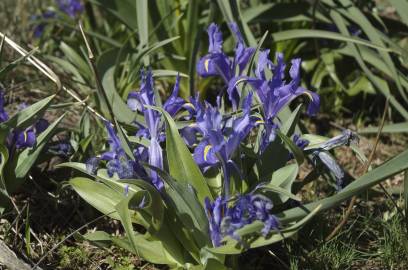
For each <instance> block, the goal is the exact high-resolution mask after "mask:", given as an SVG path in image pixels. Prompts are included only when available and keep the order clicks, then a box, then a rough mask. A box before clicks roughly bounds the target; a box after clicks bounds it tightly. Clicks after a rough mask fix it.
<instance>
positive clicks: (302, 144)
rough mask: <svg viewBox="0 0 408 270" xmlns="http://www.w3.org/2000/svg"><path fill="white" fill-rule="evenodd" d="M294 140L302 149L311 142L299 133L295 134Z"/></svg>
mask: <svg viewBox="0 0 408 270" xmlns="http://www.w3.org/2000/svg"><path fill="white" fill-rule="evenodd" d="M292 140H293V142H294V143H295V145H296V146H297V147H299V148H300V149H302V150H303V149H305V148H306V146H308V145H309V143H310V142H309V141H308V140H305V139H302V138H301V137H300V135H299V134H295V135H293V138H292Z"/></svg>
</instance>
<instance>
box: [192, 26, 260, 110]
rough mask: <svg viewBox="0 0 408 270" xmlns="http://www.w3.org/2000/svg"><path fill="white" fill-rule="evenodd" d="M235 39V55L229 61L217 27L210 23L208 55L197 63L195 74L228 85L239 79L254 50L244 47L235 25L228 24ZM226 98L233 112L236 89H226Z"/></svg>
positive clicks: (236, 103)
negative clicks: (216, 79) (218, 77)
mask: <svg viewBox="0 0 408 270" xmlns="http://www.w3.org/2000/svg"><path fill="white" fill-rule="evenodd" d="M229 27H230V28H231V30H232V32H233V34H234V36H235V39H236V45H235V55H234V57H233V58H232V59H231V58H229V57H228V56H227V55H226V54H225V53H224V52H223V51H222V43H223V40H222V34H221V31H220V29H219V27H218V26H217V25H216V24H215V23H212V24H211V25H210V26H209V27H208V29H207V33H208V39H209V48H208V54H207V55H205V56H204V57H202V58H201V59H200V60H199V61H198V63H197V73H198V74H199V75H200V76H202V77H210V76H220V77H221V78H222V79H223V80H224V81H225V83H226V84H227V85H228V84H229V83H230V82H231V81H232V80H234V78H237V77H240V76H241V75H242V73H243V72H244V70H245V67H246V66H247V64H248V62H249V60H250V58H251V56H252V55H253V54H254V52H255V48H250V47H246V46H245V43H244V39H243V38H242V35H241V33H240V31H239V28H238V26H237V25H236V24H235V23H230V24H229ZM228 98H229V100H230V101H231V104H232V107H233V109H234V110H236V109H237V108H238V104H239V100H240V93H239V91H238V90H237V89H236V87H235V86H234V87H231V88H228Z"/></svg>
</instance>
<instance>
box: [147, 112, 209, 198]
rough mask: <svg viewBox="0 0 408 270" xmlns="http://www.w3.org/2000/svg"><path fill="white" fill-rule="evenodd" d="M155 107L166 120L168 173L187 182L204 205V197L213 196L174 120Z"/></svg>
mask: <svg viewBox="0 0 408 270" xmlns="http://www.w3.org/2000/svg"><path fill="white" fill-rule="evenodd" d="M155 109H157V110H158V111H160V112H161V113H162V114H163V116H164V119H165V121H166V139H167V141H166V154H167V162H168V165H169V171H170V175H171V176H172V177H173V178H174V179H176V180H178V181H181V182H185V183H189V184H190V185H191V186H192V187H193V188H194V189H195V190H196V192H197V197H198V200H199V202H200V204H201V205H204V199H205V198H206V197H208V198H209V199H213V197H212V194H211V192H210V189H209V187H208V185H207V182H206V180H205V178H204V176H203V174H202V173H201V171H200V169H199V168H198V166H197V164H196V163H195V161H194V159H193V157H192V155H191V153H190V151H189V150H188V148H187V146H186V144H185V143H184V140H183V139H182V138H181V136H180V134H179V132H178V129H177V126H176V124H175V123H174V120H173V119H172V118H171V116H170V115H169V114H168V113H167V112H166V111H164V110H163V109H161V108H155Z"/></svg>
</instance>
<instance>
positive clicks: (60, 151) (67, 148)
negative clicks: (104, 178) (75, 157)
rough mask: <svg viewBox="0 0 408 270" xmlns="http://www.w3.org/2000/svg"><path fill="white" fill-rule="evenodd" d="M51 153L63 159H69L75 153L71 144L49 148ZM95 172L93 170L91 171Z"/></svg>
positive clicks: (63, 143)
mask: <svg viewBox="0 0 408 270" xmlns="http://www.w3.org/2000/svg"><path fill="white" fill-rule="evenodd" d="M48 149H49V151H50V152H51V153H53V154H55V155H58V156H61V157H68V156H70V155H72V153H73V148H72V145H71V144H70V143H69V142H63V141H62V142H59V143H57V144H55V145H51V146H49V148H48ZM89 171H93V170H89Z"/></svg>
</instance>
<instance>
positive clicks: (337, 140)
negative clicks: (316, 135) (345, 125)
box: [310, 129, 358, 190]
mask: <svg viewBox="0 0 408 270" xmlns="http://www.w3.org/2000/svg"><path fill="white" fill-rule="evenodd" d="M353 143H354V144H356V143H358V136H357V134H355V133H354V132H352V131H351V130H348V129H346V130H343V132H342V134H340V135H337V136H335V137H333V138H331V139H329V140H327V141H326V142H324V143H323V144H321V145H319V146H318V147H316V148H313V149H310V150H311V151H312V155H313V160H314V162H315V164H317V163H318V162H321V164H323V165H324V166H325V167H326V168H327V169H328V170H329V171H330V172H331V173H332V174H333V175H334V177H335V178H336V188H337V190H340V189H341V187H342V185H343V182H344V177H345V172H344V170H343V168H342V167H341V166H340V165H339V164H338V163H337V161H336V160H335V158H334V157H333V156H332V155H331V154H330V153H329V150H332V149H334V148H336V147H340V146H343V145H350V144H353Z"/></svg>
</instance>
